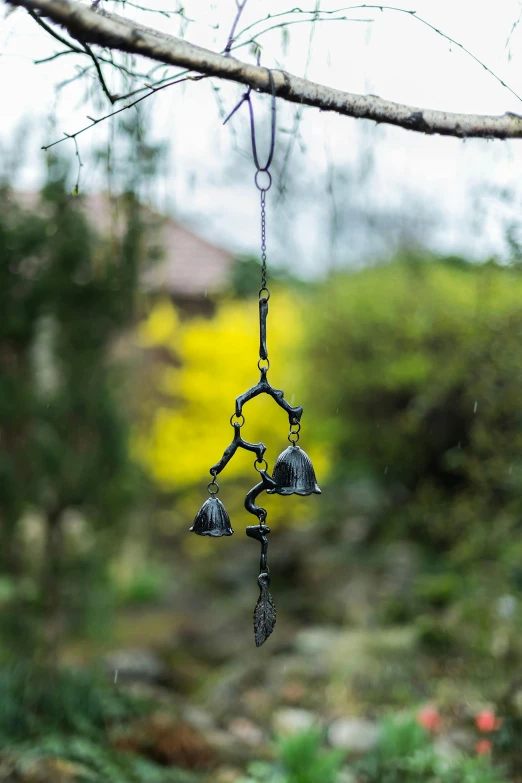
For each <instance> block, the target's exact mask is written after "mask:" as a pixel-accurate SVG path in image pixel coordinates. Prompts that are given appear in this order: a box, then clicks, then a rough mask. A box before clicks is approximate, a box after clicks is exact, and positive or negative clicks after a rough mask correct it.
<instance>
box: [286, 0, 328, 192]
mask: <svg viewBox="0 0 522 783" xmlns="http://www.w3.org/2000/svg"><path fill="white" fill-rule="evenodd" d="M320 3H321V0H317V2H316V9H315V12H316V13H320ZM314 36H315V25H312V27H311V28H310V35H309V38H308V53H307V55H306V63H305V69H304V74H303V76H304V78H305V79H306V78H307V77H308V71H309V69H310V62H311V59H312V44H313V41H314ZM302 115H303V107H302V106H298V107H297V109H296V111H295V114H294V121H293V123H292V129H291V131H290V140H289V142H288V146H287V148H286V151H285V156H284V158H283V163H282V165H281V170H280V172H279V177H278V180H279V182H278V185H277V194H278V198H277V201H276V205H277V204H280V202H281V200H282V198H283V194H284V192H285V189H286V180H287V171H288V167H289V164H290V159H291V157H292V153H293V151H294V146H295V141H296V139H297V134H298V133H299V125H300V122H301V117H302Z"/></svg>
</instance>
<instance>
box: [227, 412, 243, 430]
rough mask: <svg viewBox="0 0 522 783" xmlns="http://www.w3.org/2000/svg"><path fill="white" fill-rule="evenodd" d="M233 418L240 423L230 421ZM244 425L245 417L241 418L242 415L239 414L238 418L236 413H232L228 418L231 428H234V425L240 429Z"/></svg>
mask: <svg viewBox="0 0 522 783" xmlns="http://www.w3.org/2000/svg"><path fill="white" fill-rule="evenodd" d="M235 418H237V419H240V420H241V421H232V419H235ZM244 423H245V417H244V416H243V414H241V416H238V415H237V414H236V413H233V414H232V416H231V417H230V424H231V425H232V427H235V426H236V424H238V425H239V427H242V426H243V424H244Z"/></svg>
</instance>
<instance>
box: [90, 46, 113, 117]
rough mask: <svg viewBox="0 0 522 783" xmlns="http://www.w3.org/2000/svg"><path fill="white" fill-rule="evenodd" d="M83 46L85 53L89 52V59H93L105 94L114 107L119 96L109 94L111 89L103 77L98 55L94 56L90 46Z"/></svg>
mask: <svg viewBox="0 0 522 783" xmlns="http://www.w3.org/2000/svg"><path fill="white" fill-rule="evenodd" d="M82 46H83V48H84V49H85V51H86V52H87V54H88V55H89V57H90V58H91V60H92V61H93V63H94V67H95V68H96V73H97V74H98V81H99V82H100V85H101V88H102V90H103V92H104V93H105V95H106V96H107V98H108V99H109V100H110V102H111V103H112V105H114V104H115V102H116V101H117V100H118V96H117V95H112V93H110V92H109V88H108V87H107V84H106V82H105V79H104V77H103V71H102V69H101V66H100V63H99V62H98V59H97V57H96V55H95V54H94V52H93V50H92V49H91V47H90V46H89V44H86V43H82Z"/></svg>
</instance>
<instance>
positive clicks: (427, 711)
mask: <svg viewBox="0 0 522 783" xmlns="http://www.w3.org/2000/svg"><path fill="white" fill-rule="evenodd" d="M417 723H418V724H419V726H422V727H423V728H424V729H426V731H431V732H432V733H433V734H434V733H435V732H437V731H438V730H439V729H440V715H439V712H438V710H437V709H436V708H435V707H431V706H430V705H429V704H427V705H426V707H423V708H422V710H420V712H418V713H417Z"/></svg>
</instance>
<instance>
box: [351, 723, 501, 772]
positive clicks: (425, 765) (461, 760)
mask: <svg viewBox="0 0 522 783" xmlns="http://www.w3.org/2000/svg"><path fill="white" fill-rule="evenodd" d="M357 772H358V774H359V775H360V776H361V779H362V780H363V781H365V783H504V780H505V779H504V777H503V775H502V772H501V770H499V769H497V768H496V767H494V766H493V765H492V764H491V761H490V760H489V758H488V757H483V756H477V757H468V756H464V755H457V756H455V757H454V758H445V757H444V756H441V755H439V754H438V753H437V751H436V749H435V747H434V745H433V744H432V741H431V739H430V737H429V735H428V733H427V732H426V731H425V730H424V729H423V728H422V727H421V726H419V725H418V724H417V723H416V721H415V720H414V719H408V718H402V719H400V718H393V719H391V718H390V719H387V720H385V721H383V723H382V726H381V734H380V739H379V743H378V745H377V747H376V749H375V750H374V751H373V752H372V753H371V754H369V755H368V756H367V757H366V758H365V759H363V760H362V761H361V762H359V763H358V764H357Z"/></svg>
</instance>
